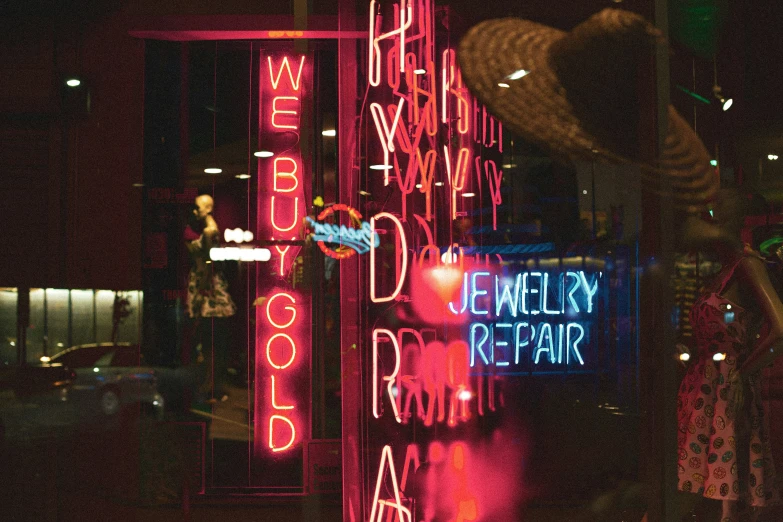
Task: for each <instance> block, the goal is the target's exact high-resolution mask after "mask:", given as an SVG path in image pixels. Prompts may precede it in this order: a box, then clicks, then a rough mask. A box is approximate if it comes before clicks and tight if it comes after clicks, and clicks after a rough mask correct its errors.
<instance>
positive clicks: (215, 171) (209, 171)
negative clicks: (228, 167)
mask: <svg viewBox="0 0 783 522" xmlns="http://www.w3.org/2000/svg"><path fill="white" fill-rule="evenodd" d="M221 172H223V169H218V168H215V167H209V168H206V169H204V173H205V174H220V173H221Z"/></svg>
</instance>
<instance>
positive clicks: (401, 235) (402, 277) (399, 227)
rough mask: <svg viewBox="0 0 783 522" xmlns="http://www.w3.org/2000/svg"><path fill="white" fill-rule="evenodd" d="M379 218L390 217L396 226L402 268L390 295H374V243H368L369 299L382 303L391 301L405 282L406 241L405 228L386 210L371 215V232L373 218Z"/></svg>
mask: <svg viewBox="0 0 783 522" xmlns="http://www.w3.org/2000/svg"><path fill="white" fill-rule="evenodd" d="M381 218H388V219H391V220H392V221H393V222H394V225H395V226H396V227H397V231H398V233H399V238H400V242H401V243H402V245H401V250H402V252H401V255H402V268H401V269H400V273H399V274H398V275H397V277H398V278H399V280H398V282H397V287H396V288H395V289H394V292H392V295H390V296H388V297H376V295H375V243H371V244H370V299H371V300H372V302H373V303H384V302H386V301H393V300H394V299H395V298H396V297H397V296H398V295H399V294H400V290H402V285H403V284H404V283H405V276H406V274H407V273H408V242H407V240H406V239H405V229H404V228H402V223H400V220H399V219H397V217H396V216H394V215H393V214H389V213H388V212H379V213H378V214H375V215H374V216H373V217H371V218H370V230H372V233H373V234H375V220H376V219H381Z"/></svg>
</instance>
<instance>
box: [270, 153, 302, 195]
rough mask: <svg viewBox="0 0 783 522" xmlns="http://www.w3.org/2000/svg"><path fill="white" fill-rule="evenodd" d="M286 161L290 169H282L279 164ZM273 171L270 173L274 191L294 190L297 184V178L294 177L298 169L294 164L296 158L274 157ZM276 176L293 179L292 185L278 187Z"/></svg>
mask: <svg viewBox="0 0 783 522" xmlns="http://www.w3.org/2000/svg"><path fill="white" fill-rule="evenodd" d="M284 161H285V162H288V166H289V169H290V170H282V168H281V167H282V165H280V163H281V162H284ZM274 165H275V166H274V171H273V175H272V179H273V181H274V191H275V192H293V191H294V190H296V188H297V187H298V186H299V179H298V178H297V177H296V171H297V170H298V166H297V164H296V160H294V159H293V158H286V157H283V158H275V163H274ZM278 178H288V179H292V180H294V186H292V187H290V188H280V187H278V186H277V180H278Z"/></svg>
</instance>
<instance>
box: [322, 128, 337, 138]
mask: <svg viewBox="0 0 783 522" xmlns="http://www.w3.org/2000/svg"><path fill="white" fill-rule="evenodd" d="M321 135H322V136H326V137H327V138H334V137H335V136H337V131H336V130H334V129H326V130H324V131H323V132H321Z"/></svg>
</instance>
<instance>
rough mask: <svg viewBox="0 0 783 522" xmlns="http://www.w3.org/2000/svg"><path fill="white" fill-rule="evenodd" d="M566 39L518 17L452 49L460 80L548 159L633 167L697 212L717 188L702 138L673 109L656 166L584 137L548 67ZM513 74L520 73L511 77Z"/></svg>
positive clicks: (486, 26) (483, 27)
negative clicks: (521, 73) (554, 50)
mask: <svg viewBox="0 0 783 522" xmlns="http://www.w3.org/2000/svg"><path fill="white" fill-rule="evenodd" d="M567 36H568V33H566V32H564V31H560V30H558V29H555V28H552V27H548V26H544V25H541V24H537V23H535V22H531V21H528V20H522V19H518V18H503V19H497V20H488V21H485V22H482V23H480V24H478V25H476V26H474V27H473V28H472V29H470V31H469V32H468V33H467V34H466V35H465V37H464V38H463V39H462V41H461V42H460V45H459V49H458V52H457V58H458V60H459V63H460V69H461V72H462V77H463V80H464V81H465V83H466V84H467V86H468V88H469V89H470V91H471V93H472V94H473V95H475V96H476V97H477V98H478V99H479V101H481V102H482V103H483V104H484V105H485V106H486V107H487V109H488V110H489V111H490V112H491V113H492V114H493V115H495V116H496V117H498V118H499V119H500V120H501V121H502V122H503V125H505V126H506V127H508V128H509V129H511V130H512V131H513V132H514V133H516V134H518V135H519V136H521V137H522V138H524V139H526V140H528V141H529V142H531V143H534V144H536V145H538V146H539V147H540V148H542V149H543V150H544V151H546V152H547V153H548V154H550V155H551V156H553V157H555V158H560V159H566V158H567V159H575V158H581V159H585V160H588V161H595V160H599V161H606V162H610V163H619V164H630V165H635V166H638V167H639V168H640V169H641V171H642V174H643V176H644V177H645V178H646V179H647V181H648V183H654V184H655V185H656V190H657V191H658V192H660V193H665V194H669V195H671V196H672V198H673V202H674V203H675V205H676V206H678V207H680V208H684V209H686V210H688V211H698V210H700V209H701V208H703V206H704V204H705V203H706V202H707V201H708V200H709V199H711V198H712V196H713V195H714V193H715V191H716V190H717V180H716V179H715V175H714V171H713V169H712V168H711V167H710V164H709V161H710V158H709V155H708V154H707V151H706V149H705V148H704V145H703V144H702V143H701V140H699V138H698V136H696V134H695V133H694V132H693V130H692V129H691V128H690V126H688V124H687V123H686V122H685V120H684V119H683V118H682V117H681V116H680V115H679V114H678V113H677V111H676V110H675V109H674V108H673V107H671V106H669V111H668V118H669V123H668V131H667V133H666V136H665V139H664V141H663V143H664V146H663V150H661V151H660V161H659V162H658V163H657V164H654V165H653V164H650V163H647V162H643V161H639V160H638V158H631V157H628V156H625V155H623V154H622V153H620V152H619V151H617V150H613V149H612V148H611V145H607V144H605V143H601V140H600V139H599V138H598V137H597V136H595V135H594V133H592V132H590V122H585V121H583V120H582V119H580V118H579V117H578V116H577V115H578V114H579V111H578V110H577V109H576V108H575V107H573V106H572V103H571V101H570V100H569V98H568V93H567V92H566V89H565V88H564V87H563V86H562V85H561V83H560V81H559V79H558V77H557V74H556V72H555V70H554V68H553V66H552V64H551V62H550V52H549V51H550V48H551V46H552V45H553V44H555V43H556V42H558V41H559V40H561V39H563V38H566V37H567ZM518 71H525V72H526V74H524V76H521V77H519V78H518V79H511V78H510V77H513V76H512V75H513V74H514V73H515V72H518ZM500 84H504V85H500Z"/></svg>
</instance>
